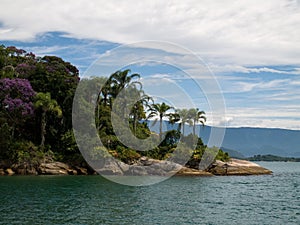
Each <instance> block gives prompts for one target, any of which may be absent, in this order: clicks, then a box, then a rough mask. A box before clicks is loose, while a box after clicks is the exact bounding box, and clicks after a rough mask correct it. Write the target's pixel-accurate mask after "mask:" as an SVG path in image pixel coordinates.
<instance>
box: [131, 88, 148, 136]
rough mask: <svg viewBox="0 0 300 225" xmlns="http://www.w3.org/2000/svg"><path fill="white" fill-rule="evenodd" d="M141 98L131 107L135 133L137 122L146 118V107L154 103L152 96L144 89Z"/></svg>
mask: <svg viewBox="0 0 300 225" xmlns="http://www.w3.org/2000/svg"><path fill="white" fill-rule="evenodd" d="M140 96H141V97H140V99H139V100H138V101H137V102H136V103H135V104H134V105H133V107H132V109H131V113H130V114H131V116H132V118H133V131H134V135H136V128H137V122H138V120H140V119H145V118H146V115H145V111H144V107H145V108H150V104H149V103H150V102H152V103H153V99H152V97H150V96H148V95H146V94H145V93H144V92H143V91H140Z"/></svg>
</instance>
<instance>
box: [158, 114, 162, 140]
mask: <svg viewBox="0 0 300 225" xmlns="http://www.w3.org/2000/svg"><path fill="white" fill-rule="evenodd" d="M159 140H160V141H162V116H160V120H159Z"/></svg>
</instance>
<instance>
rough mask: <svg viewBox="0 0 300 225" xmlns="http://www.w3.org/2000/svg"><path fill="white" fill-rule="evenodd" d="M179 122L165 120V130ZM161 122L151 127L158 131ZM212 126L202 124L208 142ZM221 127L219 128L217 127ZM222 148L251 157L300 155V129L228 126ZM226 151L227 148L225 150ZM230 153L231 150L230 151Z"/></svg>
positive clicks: (201, 132) (170, 128) (203, 138)
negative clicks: (172, 123) (171, 122)
mask: <svg viewBox="0 0 300 225" xmlns="http://www.w3.org/2000/svg"><path fill="white" fill-rule="evenodd" d="M177 126H178V125H177V124H175V125H173V126H172V125H170V124H169V123H167V122H164V126H163V128H164V130H172V129H177ZM158 127H159V123H156V124H155V125H154V126H152V127H150V129H151V130H152V131H155V132H158V130H159V128H158ZM211 129H212V127H210V126H205V127H204V128H203V127H202V126H201V127H200V125H199V127H198V129H197V130H199V133H200V137H201V138H202V140H203V142H204V143H205V144H207V143H208V140H209V135H210V133H211ZM215 129H219V128H215ZM191 132H192V127H189V126H188V125H186V126H185V134H189V133H191ZM222 148H223V149H224V150H225V149H227V150H229V151H231V153H233V154H235V155H240V156H242V157H250V156H254V155H259V154H260V155H267V154H270V155H277V156H282V157H300V130H286V129H275V128H250V127H241V128H226V132H225V136H224V140H223V144H222ZM225 151H226V150H225ZM229 154H230V152H229Z"/></svg>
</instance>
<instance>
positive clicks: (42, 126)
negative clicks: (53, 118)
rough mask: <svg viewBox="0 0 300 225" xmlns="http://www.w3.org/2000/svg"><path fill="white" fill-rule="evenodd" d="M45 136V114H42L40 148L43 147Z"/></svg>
mask: <svg viewBox="0 0 300 225" xmlns="http://www.w3.org/2000/svg"><path fill="white" fill-rule="evenodd" d="M45 135H46V112H45V111H43V112H42V121H41V147H44V145H45Z"/></svg>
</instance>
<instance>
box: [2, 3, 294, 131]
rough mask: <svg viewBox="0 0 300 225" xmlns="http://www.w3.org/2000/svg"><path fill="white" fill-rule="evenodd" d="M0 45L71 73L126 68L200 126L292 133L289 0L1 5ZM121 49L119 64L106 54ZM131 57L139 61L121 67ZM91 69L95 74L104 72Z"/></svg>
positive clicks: (116, 57) (291, 8)
mask: <svg viewBox="0 0 300 225" xmlns="http://www.w3.org/2000/svg"><path fill="white" fill-rule="evenodd" d="M15 12H18V13H15ZM148 40H151V41H154V42H153V43H154V44H153V43H152V44H151V42H147V41H148ZM145 41H146V42H145ZM155 41H156V42H157V43H159V44H155ZM0 43H2V44H4V45H6V46H9V45H14V46H17V47H19V48H23V49H25V50H27V51H32V52H34V53H36V54H37V55H41V56H42V55H57V56H60V57H62V58H63V59H64V60H66V61H69V62H71V63H72V64H74V65H76V66H77V67H78V68H79V70H80V73H81V75H83V74H84V73H85V72H87V73H89V72H91V67H90V66H91V65H94V66H95V65H97V63H99V62H100V64H101V63H102V61H101V59H102V60H103V59H105V60H108V61H110V63H113V62H115V63H116V64H118V65H120V67H122V68H128V67H129V68H131V69H132V71H133V72H138V73H140V74H141V75H142V76H143V82H144V83H145V86H147V85H148V86H147V88H146V89H147V91H148V92H149V93H151V94H156V95H160V94H161V96H156V97H157V100H158V101H162V100H165V101H167V102H170V103H172V104H174V106H176V107H193V106H196V107H199V108H201V109H204V110H205V111H206V112H207V114H208V124H209V125H224V123H226V124H227V126H229V127H241V126H247V127H278V128H288V129H300V4H299V1H297V0H285V1H284V0H278V1H277V0H267V1H264V2H261V1H256V0H253V1H227V2H226V4H225V3H223V2H222V1H192V0H191V1H168V2H167V1H143V2H138V3H137V2H136V1H121V2H118V3H116V2H114V1H88V2H86V1H76V3H75V1H64V2H61V1H57V0H49V1H43V2H41V1H34V0H23V1H14V2H13V3H12V1H6V0H3V1H1V3H0ZM132 43H136V44H135V45H134V47H132V46H130V45H129V46H126V45H127V44H132ZM164 43H165V44H164ZM170 43H174V44H175V45H173V44H170ZM123 45H125V46H126V47H124V48H123V52H122V53H121V56H122V57H120V52H119V53H118V54H119V55H114V54H111V51H113V49H114V48H116V47H118V46H123ZM172 46H175V47H172ZM176 46H177V47H176ZM185 49H187V51H185ZM132 54H135V55H140V56H146V58H143V57H141V61H140V62H136V61H132V63H131V64H130V65H126V64H124V63H125V62H126V63H128V62H129V58H130V57H132ZM194 56H197V57H199V58H200V59H198V60H196V59H195V57H194ZM133 59H134V57H133ZM145 59H151V60H152V61H149V60H148V61H147V60H146V61H145ZM143 60H144V61H143ZM108 61H107V62H108ZM164 62H171V63H164ZM122 63H123V64H122ZM101 65H102V67H101V68H102V69H99V74H100V73H101V72H104V71H106V72H107V73H109V72H108V71H109V69H110V67H107V68H106V67H105V69H104V67H103V66H105V65H104V64H103V63H102V64H101ZM88 68H89V69H88ZM92 68H93V67H92ZM99 68H100V67H99ZM207 68H209V70H210V71H211V72H210V71H209V70H208V69H207ZM100 70H101V71H100ZM111 72H113V71H111ZM104 75H108V74H106V73H104ZM214 79H216V80H217V82H218V83H219V90H218V92H221V94H222V96H223V97H224V101H225V105H226V108H225V109H226V113H223V114H222V113H215V112H214V110H213V107H212V101H211V97H207V96H208V95H209V94H208V93H207V92H210V91H211V96H212V95H213V91H212V90H204V89H207V88H206V87H207V85H208V83H209V82H210V81H212V80H214ZM198 84H200V86H199V85H198ZM201 86H202V87H203V88H201ZM216 96H217V95H216ZM218 98H219V96H218ZM214 113H215V115H214V116H213V114H214ZM210 117H214V120H210Z"/></svg>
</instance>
